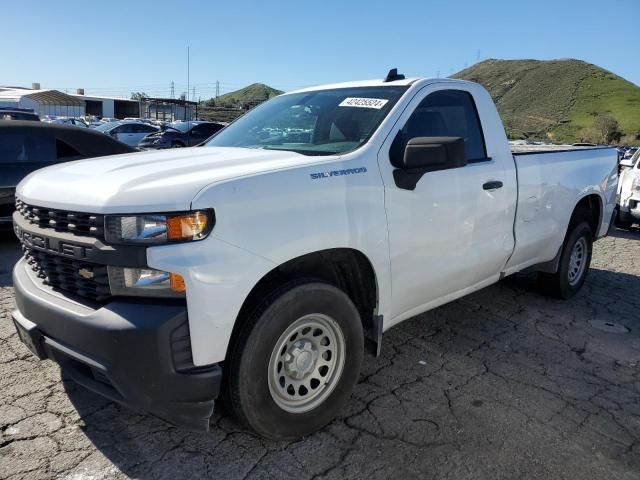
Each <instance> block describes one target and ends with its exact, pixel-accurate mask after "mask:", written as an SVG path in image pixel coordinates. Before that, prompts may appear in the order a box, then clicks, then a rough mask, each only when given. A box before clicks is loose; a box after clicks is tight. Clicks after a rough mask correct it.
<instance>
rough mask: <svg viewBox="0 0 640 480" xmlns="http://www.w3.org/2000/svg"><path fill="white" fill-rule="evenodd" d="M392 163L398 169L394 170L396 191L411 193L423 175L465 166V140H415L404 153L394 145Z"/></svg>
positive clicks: (458, 138) (459, 138)
mask: <svg viewBox="0 0 640 480" xmlns="http://www.w3.org/2000/svg"><path fill="white" fill-rule="evenodd" d="M399 138H400V137H397V138H396V140H398V139H399ZM394 143H396V142H395V141H394ZM392 150H393V146H392ZM391 163H392V164H393V166H394V167H396V168H397V170H394V171H393V177H394V179H395V181H396V185H397V186H398V187H399V188H403V189H406V190H413V189H415V187H416V184H417V183H418V181H419V180H420V178H422V175H424V174H425V173H427V172H435V171H438V170H448V169H450V168H459V167H464V166H465V165H466V164H467V156H466V154H465V149H464V139H463V138H462V137H415V138H412V139H411V140H409V141H408V142H407V144H406V146H405V147H404V152H402V151H398V145H396V153H395V154H392V155H391Z"/></svg>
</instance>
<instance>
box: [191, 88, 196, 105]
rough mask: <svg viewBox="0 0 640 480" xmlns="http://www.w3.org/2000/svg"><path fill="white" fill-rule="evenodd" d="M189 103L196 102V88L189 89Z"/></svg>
mask: <svg viewBox="0 0 640 480" xmlns="http://www.w3.org/2000/svg"><path fill="white" fill-rule="evenodd" d="M191 101H192V102H195V101H196V87H193V88H192V89H191Z"/></svg>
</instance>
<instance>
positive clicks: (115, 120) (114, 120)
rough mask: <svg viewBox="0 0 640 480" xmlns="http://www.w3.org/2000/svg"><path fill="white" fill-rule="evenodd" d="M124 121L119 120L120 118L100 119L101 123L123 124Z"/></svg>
mask: <svg viewBox="0 0 640 480" xmlns="http://www.w3.org/2000/svg"><path fill="white" fill-rule="evenodd" d="M121 121H122V120H120V119H118V118H112V117H102V118H101V119H100V123H111V122H121Z"/></svg>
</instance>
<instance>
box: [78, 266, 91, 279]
mask: <svg viewBox="0 0 640 480" xmlns="http://www.w3.org/2000/svg"><path fill="white" fill-rule="evenodd" d="M78 275H80V276H81V277H82V278H86V279H87V280H88V279H90V278H93V272H92V271H91V270H89V269H88V268H81V269H80V270H78Z"/></svg>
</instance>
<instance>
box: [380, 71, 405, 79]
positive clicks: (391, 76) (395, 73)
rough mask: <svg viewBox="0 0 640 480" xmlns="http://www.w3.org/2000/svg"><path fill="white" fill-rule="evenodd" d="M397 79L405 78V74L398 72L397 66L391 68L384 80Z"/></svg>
mask: <svg viewBox="0 0 640 480" xmlns="http://www.w3.org/2000/svg"><path fill="white" fill-rule="evenodd" d="M395 80H404V75H402V74H401V73H398V69H397V68H392V69H391V70H389V73H387V76H386V77H385V79H384V80H383V82H393V81H395Z"/></svg>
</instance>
